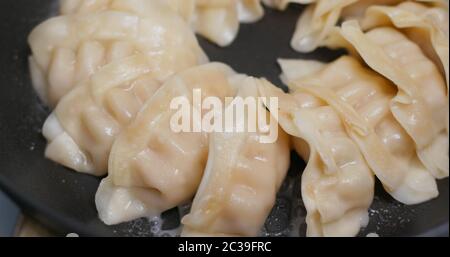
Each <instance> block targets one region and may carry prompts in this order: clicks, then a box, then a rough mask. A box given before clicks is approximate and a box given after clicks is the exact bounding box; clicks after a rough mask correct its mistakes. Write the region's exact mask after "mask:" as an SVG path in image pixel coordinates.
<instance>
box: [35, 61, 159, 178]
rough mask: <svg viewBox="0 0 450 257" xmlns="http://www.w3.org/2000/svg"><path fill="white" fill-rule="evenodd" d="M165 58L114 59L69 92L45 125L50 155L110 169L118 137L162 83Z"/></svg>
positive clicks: (87, 168)
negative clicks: (160, 65)
mask: <svg viewBox="0 0 450 257" xmlns="http://www.w3.org/2000/svg"><path fill="white" fill-rule="evenodd" d="M159 68H160V67H159V63H157V62H156V63H152V62H151V61H149V60H148V58H147V57H146V56H144V55H135V56H131V57H127V58H125V59H121V60H119V61H117V62H113V63H110V64H108V65H106V66H104V68H102V69H101V70H100V71H98V72H97V73H95V74H94V75H93V76H92V77H91V79H89V80H85V81H83V82H82V83H80V84H79V85H78V86H77V87H76V88H74V89H73V90H72V91H71V92H70V93H68V94H67V95H66V96H65V97H63V99H61V101H60V103H59V104H58V106H57V107H56V109H55V110H54V112H53V113H52V114H51V115H50V117H49V118H48V119H47V121H46V122H45V124H44V127H43V134H44V136H45V138H46V139H47V141H48V145H47V149H46V151H45V155H46V157H47V158H49V159H51V160H53V161H55V162H57V163H60V164H62V165H64V166H66V167H69V168H72V169H74V170H76V171H79V172H84V173H89V174H93V175H98V176H101V175H104V174H105V173H106V170H107V162H108V156H109V152H110V148H111V146H112V143H113V141H114V139H115V137H116V136H117V135H118V134H119V132H120V131H121V129H122V128H123V127H124V126H126V125H127V124H128V123H130V122H131V120H132V119H133V118H134V116H135V115H136V114H137V112H138V111H139V110H140V109H141V106H142V105H143V103H144V102H145V101H146V100H147V99H148V98H149V97H150V96H152V95H153V93H154V92H155V91H156V90H157V89H158V88H159V86H160V84H161V82H162V81H161V80H159V79H158V75H159V74H158V73H159V71H157V70H158V69H159Z"/></svg>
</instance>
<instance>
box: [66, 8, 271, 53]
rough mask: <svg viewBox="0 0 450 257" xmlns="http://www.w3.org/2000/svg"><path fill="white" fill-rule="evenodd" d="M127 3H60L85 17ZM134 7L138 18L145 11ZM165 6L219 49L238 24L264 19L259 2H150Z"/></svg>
mask: <svg viewBox="0 0 450 257" xmlns="http://www.w3.org/2000/svg"><path fill="white" fill-rule="evenodd" d="M118 1H119V2H120V1H126V0H63V1H62V2H61V12H62V13H63V14H67V13H88V12H96V11H99V10H106V9H111V8H114V5H116V2H118ZM132 1H133V2H134V3H136V5H137V8H134V11H137V12H138V13H139V14H142V15H145V14H146V10H145V8H141V7H139V6H138V5H140V2H139V1H142V0H139V1H135V0H132ZM152 1H159V2H164V3H165V4H167V5H168V6H170V7H171V8H172V9H173V10H175V11H177V12H178V13H179V15H180V16H182V17H183V18H184V20H185V21H186V22H187V23H189V24H190V25H191V27H192V28H193V29H194V30H195V31H196V32H198V33H199V34H200V35H202V36H204V37H206V38H207V39H209V40H211V41H212V42H214V43H216V44H218V45H219V46H227V45H229V44H231V43H232V42H233V40H234V39H235V38H236V36H237V33H238V30H239V22H246V23H247V22H255V21H257V20H259V19H260V18H261V17H262V16H263V15H264V9H263V7H262V5H261V3H260V0H152Z"/></svg>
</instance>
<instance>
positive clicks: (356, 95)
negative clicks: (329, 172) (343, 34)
mask: <svg viewBox="0 0 450 257" xmlns="http://www.w3.org/2000/svg"><path fill="white" fill-rule="evenodd" d="M301 64H302V65H303V66H305V67H307V66H309V65H310V64H309V63H308V62H301ZM287 65H289V64H283V63H282V66H283V67H286V66H287ZM287 69H291V68H287ZM290 88H291V89H293V90H296V91H299V92H304V93H309V94H312V95H314V96H316V97H318V98H320V99H323V100H324V101H326V102H327V104H329V105H330V106H331V107H332V108H333V109H334V110H336V112H337V113H339V115H340V117H341V120H343V123H344V125H345V127H346V129H347V133H348V134H349V136H350V137H351V138H352V139H353V141H354V142H355V143H356V144H357V145H358V146H359V148H360V149H361V152H362V153H363V155H364V157H365V159H366V160H367V162H368V164H369V166H370V167H371V168H372V170H373V172H374V173H375V174H376V176H377V177H378V178H379V179H380V181H381V182H382V183H383V186H384V187H385V189H386V191H388V193H390V194H391V195H392V196H393V197H394V198H395V199H397V200H398V201H400V202H402V203H405V204H416V203H420V202H424V201H427V200H430V199H432V198H434V197H436V196H437V195H438V191H437V186H436V182H435V179H434V177H433V176H432V175H431V174H430V173H429V172H428V171H427V169H426V168H425V167H424V166H423V164H422V163H421V162H420V160H419V158H418V156H417V153H416V151H415V144H414V141H413V140H412V139H411V137H410V136H409V135H408V134H407V133H406V131H405V130H404V129H403V128H402V126H401V125H400V124H399V123H398V122H397V120H396V119H395V118H394V116H393V115H392V112H391V110H390V102H391V100H392V99H393V98H394V97H395V94H396V90H395V86H394V85H392V84H391V83H390V82H389V81H388V80H386V79H385V78H383V77H382V76H379V75H378V74H376V73H374V72H372V71H369V70H367V69H366V68H364V67H362V66H361V64H359V63H358V62H357V61H356V60H355V59H353V58H351V57H341V58H340V59H338V60H337V61H335V62H333V63H331V64H328V65H326V66H325V67H324V68H322V69H321V70H318V71H315V72H313V73H311V75H309V76H305V77H303V78H301V79H294V80H290Z"/></svg>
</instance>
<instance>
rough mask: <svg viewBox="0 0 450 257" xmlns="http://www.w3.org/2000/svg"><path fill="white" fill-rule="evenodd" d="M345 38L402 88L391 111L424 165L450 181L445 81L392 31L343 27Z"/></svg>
mask: <svg viewBox="0 0 450 257" xmlns="http://www.w3.org/2000/svg"><path fill="white" fill-rule="evenodd" d="M340 33H341V35H342V37H343V38H344V39H345V40H347V42H348V43H349V44H350V45H351V47H352V48H354V49H356V50H355V51H354V52H357V53H358V54H359V55H360V56H361V57H362V59H364V61H365V62H366V63H367V65H368V66H370V67H371V68H372V69H373V70H374V71H376V72H378V73H379V74H381V75H383V76H384V77H386V78H387V79H389V80H391V81H392V82H393V84H394V85H396V86H397V88H398V93H397V95H396V97H395V98H394V99H393V100H392V101H391V104H390V105H391V106H390V108H391V111H392V113H393V115H394V117H395V118H396V119H397V121H398V122H399V123H400V124H401V125H402V127H403V128H404V129H405V130H406V132H407V133H408V134H409V135H410V136H411V138H412V139H413V141H414V143H415V145H416V150H417V154H418V156H419V159H420V160H421V162H422V163H423V164H424V165H425V167H426V168H427V170H428V171H430V172H431V173H432V174H433V175H434V176H435V177H436V178H444V177H448V172H449V156H448V153H449V152H448V115H449V105H448V95H447V87H446V84H445V78H444V76H443V75H442V74H441V73H440V72H439V68H438V66H437V65H436V64H435V63H433V62H432V61H431V60H430V59H428V58H427V57H426V56H425V54H424V53H423V52H422V51H421V49H420V48H419V46H418V45H417V44H415V43H414V42H412V41H411V40H409V39H408V38H407V37H406V36H405V35H403V34H402V33H401V32H399V31H397V30H395V29H393V28H391V27H381V28H376V29H373V30H370V31H369V32H366V33H364V32H363V31H362V30H361V28H360V26H359V24H358V22H356V21H348V22H344V23H343V25H342V28H341V29H340Z"/></svg>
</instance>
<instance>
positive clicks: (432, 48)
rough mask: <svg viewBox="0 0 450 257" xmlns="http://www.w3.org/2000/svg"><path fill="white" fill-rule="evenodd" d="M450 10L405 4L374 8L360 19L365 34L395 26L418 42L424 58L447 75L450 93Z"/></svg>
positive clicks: (413, 3)
mask: <svg viewBox="0 0 450 257" xmlns="http://www.w3.org/2000/svg"><path fill="white" fill-rule="evenodd" d="M448 23H449V17H448V8H446V7H443V6H429V5H424V4H421V3H415V2H404V3H401V4H399V5H397V6H371V7H369V8H368V9H367V11H366V14H365V15H364V18H363V19H362V20H361V27H362V29H363V30H364V31H367V30H371V29H373V28H376V27H383V26H394V27H396V28H398V29H401V31H402V32H403V33H404V34H405V35H406V36H408V38H409V39H411V40H412V41H413V42H415V43H417V44H418V45H419V46H420V47H421V49H422V51H423V52H424V53H425V55H426V56H427V57H428V58H430V59H431V60H432V61H433V62H434V63H435V64H436V65H437V66H439V68H440V69H441V70H442V73H443V74H445V77H446V81H447V94H448V83H449V77H448V76H449V75H448V72H449V71H448V62H449V57H448V55H449V43H448V41H449V32H448Z"/></svg>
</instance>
